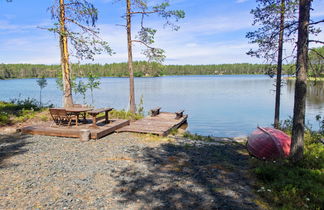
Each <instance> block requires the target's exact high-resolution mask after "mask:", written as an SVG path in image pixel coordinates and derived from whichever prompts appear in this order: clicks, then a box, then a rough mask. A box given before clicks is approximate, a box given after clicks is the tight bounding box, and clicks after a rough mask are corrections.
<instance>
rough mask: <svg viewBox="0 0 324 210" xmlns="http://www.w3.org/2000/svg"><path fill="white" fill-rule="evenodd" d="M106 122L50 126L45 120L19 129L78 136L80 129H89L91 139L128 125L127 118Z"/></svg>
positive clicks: (33, 132) (44, 133)
mask: <svg viewBox="0 0 324 210" xmlns="http://www.w3.org/2000/svg"><path fill="white" fill-rule="evenodd" d="M109 121H110V122H109V123H108V124H99V125H98V126H97V127H95V128H94V127H91V124H85V125H82V124H81V125H79V126H77V127H76V126H70V127H69V126H56V125H54V126H52V127H51V126H50V125H51V124H52V123H51V122H47V123H43V124H39V125H33V126H27V127H24V128H22V129H21V132H22V133H25V134H32V135H44V136H60V137H71V138H79V137H80V130H81V129H89V130H90V135H91V139H99V138H102V137H104V136H106V135H108V134H110V133H113V132H114V131H115V130H116V129H119V128H122V127H124V126H127V125H129V120H119V119H118V120H115V119H114V120H109Z"/></svg>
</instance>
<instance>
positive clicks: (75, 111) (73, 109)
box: [62, 107, 93, 126]
mask: <svg viewBox="0 0 324 210" xmlns="http://www.w3.org/2000/svg"><path fill="white" fill-rule="evenodd" d="M62 109H65V110H66V112H68V113H69V114H72V115H75V116H76V123H75V125H76V126H78V122H79V116H80V114H81V113H87V112H88V111H91V110H93V108H89V107H68V108H62ZM83 120H84V121H85V120H86V119H83Z"/></svg>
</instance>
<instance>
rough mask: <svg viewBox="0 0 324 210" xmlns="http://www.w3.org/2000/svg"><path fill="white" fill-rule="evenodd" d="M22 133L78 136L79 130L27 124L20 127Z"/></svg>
mask: <svg viewBox="0 0 324 210" xmlns="http://www.w3.org/2000/svg"><path fill="white" fill-rule="evenodd" d="M21 131H22V133H25V134H32V135H44V136H60V137H72V138H79V136H80V132H79V130H67V129H58V128H45V127H35V126H28V127H24V128H22V129H21Z"/></svg>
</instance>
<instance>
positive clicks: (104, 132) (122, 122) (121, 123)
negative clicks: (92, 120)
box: [96, 120, 129, 139]
mask: <svg viewBox="0 0 324 210" xmlns="http://www.w3.org/2000/svg"><path fill="white" fill-rule="evenodd" d="M109 125H110V126H111V127H110V128H105V129H101V131H100V132H98V133H97V136H96V139H99V138H101V137H104V136H106V135H108V134H110V133H113V132H114V131H115V130H117V129H119V128H122V127H124V126H126V125H129V120H118V121H116V122H113V123H111V124H109Z"/></svg>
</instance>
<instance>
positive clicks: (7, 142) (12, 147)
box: [0, 133, 28, 169]
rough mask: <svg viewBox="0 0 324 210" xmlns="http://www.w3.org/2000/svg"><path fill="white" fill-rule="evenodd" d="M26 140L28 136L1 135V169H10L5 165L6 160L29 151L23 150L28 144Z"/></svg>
mask: <svg viewBox="0 0 324 210" xmlns="http://www.w3.org/2000/svg"><path fill="white" fill-rule="evenodd" d="M26 138H27V136H26V135H21V134H18V133H17V134H12V135H0V169H1V168H5V167H9V166H8V165H7V164H5V163H4V162H5V161H4V160H5V159H8V158H10V157H12V156H15V155H19V154H23V153H25V152H27V151H28V150H26V149H24V148H23V147H24V146H25V145H27V144H28V143H27V142H26Z"/></svg>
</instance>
